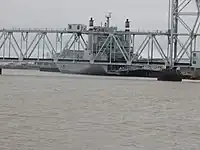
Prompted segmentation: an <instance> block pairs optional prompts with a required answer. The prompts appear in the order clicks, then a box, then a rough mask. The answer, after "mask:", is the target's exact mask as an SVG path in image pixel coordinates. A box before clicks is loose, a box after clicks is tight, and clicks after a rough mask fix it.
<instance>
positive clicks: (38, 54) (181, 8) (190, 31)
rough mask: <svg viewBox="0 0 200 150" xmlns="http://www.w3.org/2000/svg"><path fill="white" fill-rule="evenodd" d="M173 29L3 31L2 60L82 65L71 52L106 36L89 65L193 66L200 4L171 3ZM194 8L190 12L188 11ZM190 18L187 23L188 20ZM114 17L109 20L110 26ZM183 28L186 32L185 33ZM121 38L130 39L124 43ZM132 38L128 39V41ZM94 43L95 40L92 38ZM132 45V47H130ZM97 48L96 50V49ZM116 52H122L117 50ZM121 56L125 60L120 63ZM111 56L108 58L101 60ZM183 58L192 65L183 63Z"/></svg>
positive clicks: (0, 33) (191, 1) (183, 0)
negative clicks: (65, 62)
mask: <svg viewBox="0 0 200 150" xmlns="http://www.w3.org/2000/svg"><path fill="white" fill-rule="evenodd" d="M169 8H170V9H169V29H168V30H166V31H151V32H148V31H129V29H128V30H127V28H125V30H124V31H118V30H112V31H94V30H86V29H83V30H81V31H70V30H68V28H67V29H60V30H53V29H2V30H0V52H1V60H2V61H13V60H16V61H73V63H81V61H82V60H81V59H79V58H77V57H73V58H67V57H65V56H66V55H65V53H67V52H68V51H70V50H71V51H74V53H76V52H77V51H84V50H87V51H88V50H90V51H93V50H92V49H90V48H89V44H88V41H87V40H88V39H87V38H86V37H88V36H91V37H95V35H102V36H105V39H104V41H103V42H102V43H101V44H100V46H99V47H98V46H97V49H96V52H95V53H92V55H91V57H90V59H89V60H88V63H102V64H116V65H119V64H120V65H134V64H143V65H144V64H146V65H152V64H155V65H168V66H171V67H173V66H176V65H189V64H190V63H191V54H192V51H196V50H197V48H198V42H197V41H198V40H197V38H198V37H199V36H200V34H199V33H198V30H199V25H200V24H199V12H200V11H199V1H198V0H169ZM187 8H190V9H189V10H190V12H188V11H187ZM186 17H187V18H188V17H191V18H192V19H191V18H189V19H188V20H189V22H190V23H187V22H186V21H185V20H184V19H185V18H186ZM109 19H110V17H108V16H107V21H109V24H107V25H106V27H108V26H109V25H110V20H109ZM183 27H184V28H185V29H186V30H183ZM121 37H123V38H126V42H122V40H121ZM127 39H128V40H127ZM92 40H94V39H92ZM127 43H128V44H127ZM92 48H94V47H92ZM116 49H117V50H118V51H116ZM118 53H120V54H121V56H122V57H123V59H121V61H116V60H115V57H117V54H118ZM105 54H106V55H107V57H108V58H107V59H106V60H103V61H100V60H99V59H98V58H99V57H100V56H102V55H105ZM183 58H188V60H189V61H188V62H186V63H182V60H183Z"/></svg>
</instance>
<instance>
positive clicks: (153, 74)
mask: <svg viewBox="0 0 200 150" xmlns="http://www.w3.org/2000/svg"><path fill="white" fill-rule="evenodd" d="M160 74H161V71H153V70H145V69H137V70H132V71H120V72H118V73H116V74H115V73H112V75H113V76H115V75H116V76H125V77H146V78H157V77H158V76H160Z"/></svg>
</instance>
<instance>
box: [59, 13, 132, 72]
mask: <svg viewBox="0 0 200 150" xmlns="http://www.w3.org/2000/svg"><path fill="white" fill-rule="evenodd" d="M110 18H111V14H109V15H107V16H106V22H105V24H104V26H102V25H101V26H94V20H93V18H92V17H91V18H90V20H89V30H87V31H89V33H88V42H87V48H86V49H85V50H70V49H65V50H63V52H62V53H61V54H60V56H59V59H64V60H65V61H58V62H57V66H58V68H59V70H60V72H61V73H68V74H89V75H111V74H112V75H114V74H116V75H117V70H119V68H120V67H123V66H117V65H110V64H109V63H108V62H109V61H112V62H115V63H116V64H117V63H124V62H126V60H125V59H124V56H123V54H122V53H121V47H119V44H118V43H115V42H111V43H108V45H109V46H107V47H106V48H105V49H106V50H105V53H103V54H101V55H100V56H99V55H98V56H97V53H98V52H99V50H100V49H101V48H102V47H103V46H104V44H105V43H106V41H107V40H108V36H109V34H108V33H114V32H119V30H118V29H117V27H114V26H110V25H109V24H110ZM86 27H87V26H85V25H82V24H69V25H68V31H75V32H83V31H86ZM125 28H126V29H125V31H126V32H129V31H130V29H129V28H130V22H129V20H128V19H126V20H125ZM90 32H93V33H94V32H95V34H92V33H91V34H90ZM102 33H105V34H102ZM118 38H119V41H120V42H121V43H123V46H124V48H125V49H126V51H127V52H128V51H129V49H130V37H129V35H123V34H121V35H118ZM117 44H118V45H117ZM110 47H112V49H114V51H110ZM130 55H131V56H133V53H130ZM94 56H97V57H95V60H94V61H95V62H96V63H91V61H92V59H93V58H94ZM97 62H99V64H98V63H97ZM111 68H112V69H111ZM113 68H115V69H114V71H113Z"/></svg>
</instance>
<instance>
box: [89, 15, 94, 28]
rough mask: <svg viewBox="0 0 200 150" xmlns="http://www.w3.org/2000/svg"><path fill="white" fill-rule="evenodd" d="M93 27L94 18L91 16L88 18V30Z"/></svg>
mask: <svg viewBox="0 0 200 150" xmlns="http://www.w3.org/2000/svg"><path fill="white" fill-rule="evenodd" d="M93 28H94V20H93V18H92V17H91V18H90V20H89V30H92V29H93Z"/></svg>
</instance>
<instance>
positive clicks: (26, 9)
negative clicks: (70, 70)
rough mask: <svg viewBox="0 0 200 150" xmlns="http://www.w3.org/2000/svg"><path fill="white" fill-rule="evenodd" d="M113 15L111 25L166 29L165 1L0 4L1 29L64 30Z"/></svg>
mask: <svg viewBox="0 0 200 150" xmlns="http://www.w3.org/2000/svg"><path fill="white" fill-rule="evenodd" d="M107 12H112V13H113V14H112V24H113V25H117V26H119V27H120V28H123V27H124V20H125V19H126V18H129V19H130V20H131V23H132V25H131V26H132V28H133V29H138V28H140V29H143V28H145V29H166V28H167V16H168V0H143V1H141V0H1V4H0V28H11V27H20V28H21V27H22V28H29V27H30V28H32V27H37V28H38V27H41V28H46V27H47V28H65V27H67V24H68V23H84V24H87V25H88V19H89V18H90V16H92V17H94V19H95V21H96V24H100V23H101V22H102V21H104V20H105V18H104V16H105V14H106V13H107Z"/></svg>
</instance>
